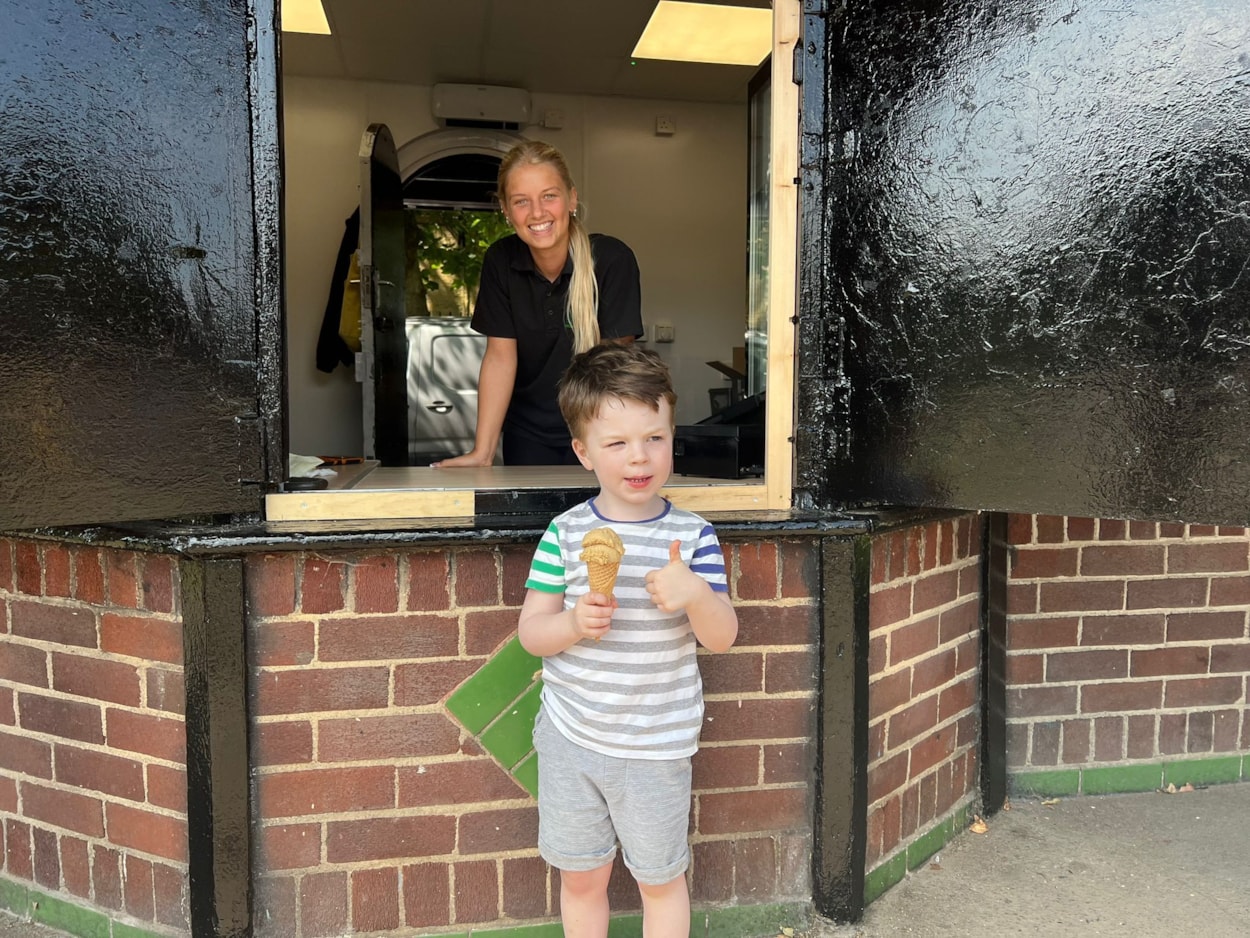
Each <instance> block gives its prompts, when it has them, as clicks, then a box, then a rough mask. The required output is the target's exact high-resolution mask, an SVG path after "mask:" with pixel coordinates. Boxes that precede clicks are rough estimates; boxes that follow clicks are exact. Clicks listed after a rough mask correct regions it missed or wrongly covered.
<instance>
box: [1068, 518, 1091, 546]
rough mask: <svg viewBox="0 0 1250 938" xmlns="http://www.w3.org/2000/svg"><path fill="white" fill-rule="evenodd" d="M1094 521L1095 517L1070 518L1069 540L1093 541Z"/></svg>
mask: <svg viewBox="0 0 1250 938" xmlns="http://www.w3.org/2000/svg"><path fill="white" fill-rule="evenodd" d="M1094 521H1095V519H1093V518H1069V519H1068V540H1069V541H1092V540H1093V539H1094Z"/></svg>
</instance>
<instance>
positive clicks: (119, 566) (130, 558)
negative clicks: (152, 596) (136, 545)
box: [104, 550, 139, 609]
mask: <svg viewBox="0 0 1250 938" xmlns="http://www.w3.org/2000/svg"><path fill="white" fill-rule="evenodd" d="M104 575H105V592H106V594H107V596H108V601H109V603H110V604H112V605H114V606H121V607H123V608H125V609H137V608H138V606H139V586H138V582H137V578H138V570H137V568H136V564H135V555H134V554H133V553H132V552H130V551H119V550H110V551H108V552H106V553H105V555H104Z"/></svg>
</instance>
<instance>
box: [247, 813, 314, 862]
mask: <svg viewBox="0 0 1250 938" xmlns="http://www.w3.org/2000/svg"><path fill="white" fill-rule="evenodd" d="M257 848H258V852H259V854H260V857H261V858H262V862H261V867H262V868H263V869H266V870H298V869H308V868H311V867H315V866H319V865H320V863H321V825H320V824H267V825H265V826H264V827H262V828H261V829H260V837H259V838H258V843H257Z"/></svg>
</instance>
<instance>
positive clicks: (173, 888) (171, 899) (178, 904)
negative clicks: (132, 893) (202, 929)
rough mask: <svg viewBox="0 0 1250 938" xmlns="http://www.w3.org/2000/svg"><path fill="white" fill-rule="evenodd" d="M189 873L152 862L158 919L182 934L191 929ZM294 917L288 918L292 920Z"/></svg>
mask: <svg viewBox="0 0 1250 938" xmlns="http://www.w3.org/2000/svg"><path fill="white" fill-rule="evenodd" d="M186 882H187V874H186V872H185V871H184V870H182V869H179V868H177V867H171V866H167V865H166V864H164V863H153V864H152V891H153V892H154V893H155V896H156V920H157V921H158V922H160V923H161V924H162V925H168V926H169V927H170V928H173V929H176V930H177V931H179V932H181V933H182V934H188V933H190V931H191V928H190V925H189V922H188V920H187V895H186ZM291 920H292V919H286V921H291Z"/></svg>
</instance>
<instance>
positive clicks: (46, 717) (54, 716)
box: [17, 694, 104, 743]
mask: <svg viewBox="0 0 1250 938" xmlns="http://www.w3.org/2000/svg"><path fill="white" fill-rule="evenodd" d="M17 700H18V709H19V710H20V712H21V719H22V728H23V729H26V730H33V731H34V732H36V733H47V734H48V735H49V736H59V737H61V738H63V739H77V740H81V741H82V742H85V743H102V742H104V730H103V727H102V724H101V720H100V708H99V707H97V706H95V705H94V704H89V703H79V702H77V701H73V700H61V699H59V698H56V697H43V696H40V695H37V694H18V696H17Z"/></svg>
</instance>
